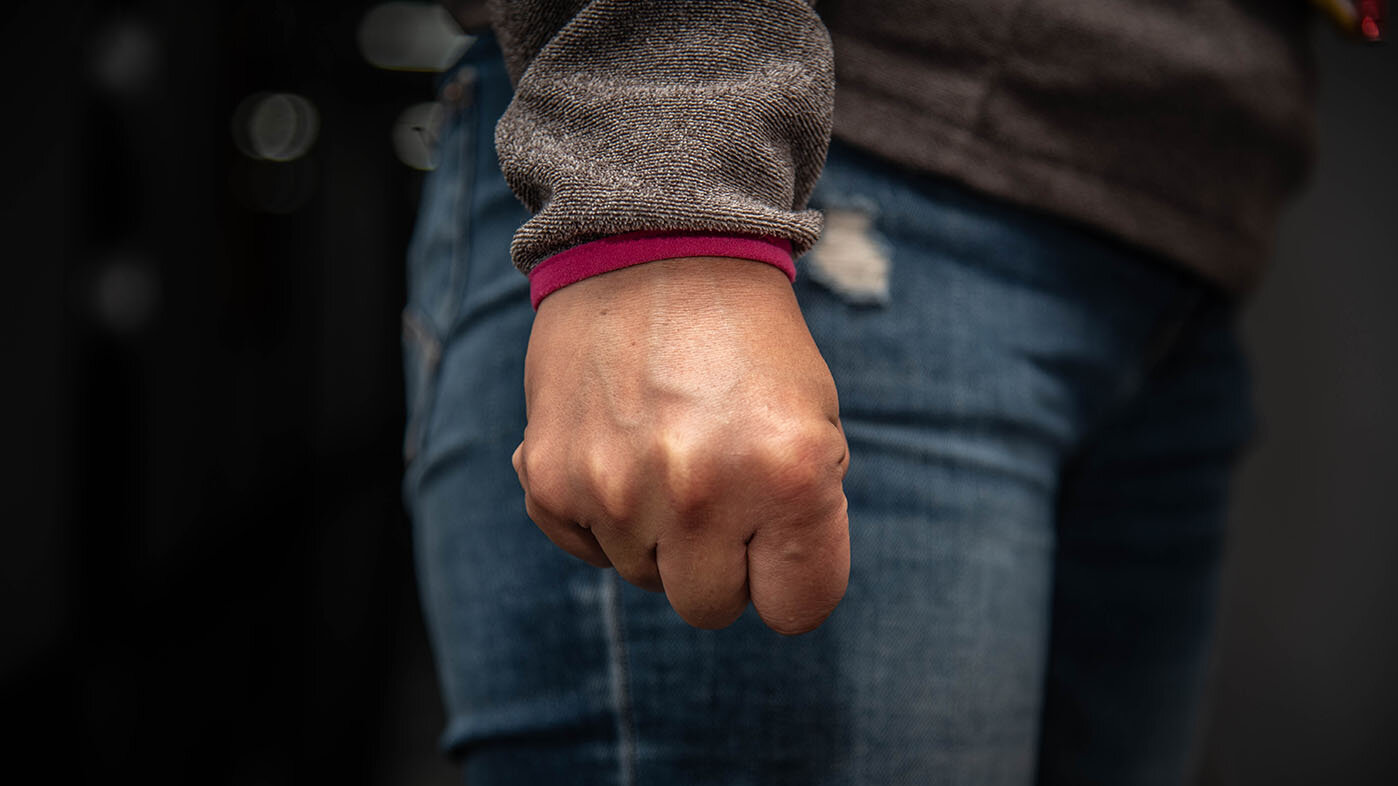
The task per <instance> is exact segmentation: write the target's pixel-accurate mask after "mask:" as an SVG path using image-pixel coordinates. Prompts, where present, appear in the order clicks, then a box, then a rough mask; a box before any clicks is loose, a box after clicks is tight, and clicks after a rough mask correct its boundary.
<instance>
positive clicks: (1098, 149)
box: [490, 0, 1314, 290]
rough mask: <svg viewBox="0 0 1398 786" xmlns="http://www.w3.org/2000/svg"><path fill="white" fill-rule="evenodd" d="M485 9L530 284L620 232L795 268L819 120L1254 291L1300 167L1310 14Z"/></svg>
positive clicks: (1107, 8)
mask: <svg viewBox="0 0 1398 786" xmlns="http://www.w3.org/2000/svg"><path fill="white" fill-rule="evenodd" d="M490 5H491V8H490V11H491V18H492V23H493V25H494V27H495V29H496V32H497V34H498V36H499V39H500V42H501V46H502V48H503V49H504V52H505V56H506V62H507V64H508V66H509V69H510V73H511V77H512V79H513V80H514V81H515V83H516V94H515V99H514V102H513V104H512V105H511V106H510V109H509V110H508V111H507V112H506V114H505V116H504V118H503V119H502V120H501V121H500V124H499V125H498V127H497V131H496V144H497V148H498V151H499V154H500V161H501V167H502V170H503V171H504V173H505V177H506V179H507V180H508V182H509V184H510V186H511V188H512V189H513V190H514V191H515V193H516V194H517V195H518V196H519V197H520V199H521V200H523V202H524V204H525V205H526V206H527V207H528V208H529V209H530V210H531V211H532V212H533V213H534V217H533V218H532V219H531V220H529V221H528V222H527V223H526V224H525V225H524V226H523V227H521V228H520V230H519V232H518V233H517V234H516V236H515V239H514V243H513V246H512V255H513V258H514V262H515V265H516V266H517V267H518V268H519V269H520V270H522V271H525V272H528V271H529V270H531V269H533V268H534V267H535V266H536V265H538V264H539V263H540V262H541V261H543V260H545V259H548V258H549V257H551V256H553V255H554V254H557V253H559V252H562V251H564V250H566V249H569V248H572V247H574V246H577V245H581V244H583V243H587V242H590V241H593V240H597V239H599V238H603V237H609V236H612V235H619V234H625V233H631V232H666V231H689V232H706V233H719V234H730V235H752V236H759V237H773V238H781V239H785V240H787V241H789V242H790V243H791V246H792V249H793V252H794V253H795V254H797V255H799V254H801V253H803V252H804V251H805V250H807V249H808V248H809V247H810V246H811V245H812V244H813V243H814V242H815V240H816V239H817V237H818V236H819V233H820V226H821V221H820V216H819V215H818V214H817V213H816V212H814V211H810V210H807V209H806V200H807V198H808V197H809V195H810V193H811V189H812V187H813V186H814V184H815V181H816V179H817V177H818V176H819V174H820V169H821V165H822V162H823V160H824V156H825V152H826V148H827V145H828V143H829V138H830V134H831V130H832V123H833V129H834V133H835V135H836V136H838V137H840V138H841V139H842V140H844V141H847V142H849V143H850V144H852V145H854V146H856V147H859V148H862V149H864V150H867V151H869V152H872V153H875V154H877V155H880V156H882V157H884V158H886V159H889V160H891V161H894V162H896V163H899V164H902V165H904V166H906V167H908V168H910V169H912V170H915V171H919V172H924V173H927V174H929V175H934V176H943V177H950V178H953V179H955V180H958V181H960V182H962V183H964V184H966V185H968V186H970V187H971V188H974V189H977V190H979V191H983V192H986V193H989V194H992V195H994V196H997V197H1000V198H1003V199H1005V200H1008V201H1011V202H1015V203H1018V204H1021V205H1024V206H1028V207H1030V208H1034V209H1038V210H1042V211H1045V212H1049V213H1052V214H1055V215H1058V216H1060V217H1062V218H1065V219H1068V220H1070V221H1075V222H1078V223H1081V224H1083V225H1085V226H1088V227H1091V228H1093V229H1095V230H1098V231H1101V232H1104V233H1107V234H1109V235H1112V236H1115V237H1117V238H1119V239H1121V240H1123V241H1126V242H1128V243H1131V244H1134V245H1136V246H1138V247H1140V248H1143V249H1145V250H1147V251H1149V252H1153V253H1155V254H1157V255H1159V256H1160V257H1161V258H1163V259H1166V260H1169V261H1171V262H1174V263H1178V264H1180V265H1183V266H1185V267H1187V268H1190V269H1192V270H1194V271H1196V272H1198V273H1200V274H1202V275H1204V276H1206V277H1208V278H1210V279H1212V280H1214V281H1216V282H1217V283H1219V284H1221V285H1223V286H1225V287H1228V288H1231V289H1235V290H1245V289H1247V288H1248V287H1250V286H1251V285H1252V284H1253V283H1254V282H1255V281H1256V280H1257V278H1258V275H1259V273H1260V272H1261V271H1262V269H1263V268H1264V267H1265V261H1266V259H1267V257H1268V256H1269V253H1270V247H1271V239H1272V234H1273V231H1274V228H1275V223H1276V217H1277V213H1278V211H1279V209H1280V207H1281V204H1282V202H1283V201H1284V199H1285V197H1286V196H1287V195H1288V194H1290V193H1291V192H1292V191H1294V189H1295V188H1296V187H1297V186H1298V185H1299V184H1300V183H1301V182H1302V180H1303V179H1304V175H1305V173H1306V171H1307V168H1308V164H1309V160H1310V157H1311V147H1312V138H1313V128H1312V126H1313V121H1312V105H1313V93H1314V88H1313V83H1314V78H1313V74H1312V71H1313V69H1312V65H1311V61H1310V55H1309V49H1308V42H1307V23H1308V20H1309V14H1310V12H1309V10H1308V8H1307V4H1306V3H1304V2H1302V0H1192V2H1188V3H1180V2H1177V0H1116V1H1115V2H1110V3H1103V2H1098V1H1095V0H822V2H820V3H818V4H817V6H816V8H812V7H811V6H810V5H809V4H807V3H805V2H800V0H727V1H725V0H686V1H685V2H677V1H676V0H592V2H582V1H581V0H573V1H571V2H570V1H566V0H565V1H562V2H559V1H556V0H553V1H551V0H492V2H491V4H490ZM817 10H819V12H820V14H819V16H818V15H817V13H816V11H817ZM827 28H828V32H827ZM832 41H833V44H832ZM837 74H838V81H839V91H838V93H837V91H836V90H835V84H836V75H837ZM832 116H833V120H832Z"/></svg>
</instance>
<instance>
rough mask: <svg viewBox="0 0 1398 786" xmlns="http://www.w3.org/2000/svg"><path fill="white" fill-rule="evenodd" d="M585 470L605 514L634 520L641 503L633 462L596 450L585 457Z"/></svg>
mask: <svg viewBox="0 0 1398 786" xmlns="http://www.w3.org/2000/svg"><path fill="white" fill-rule="evenodd" d="M583 472H584V477H585V478H586V479H587V485H588V488H589V489H590V490H591V493H592V496H593V497H594V498H595V499H596V501H597V505H598V507H600V508H601V511H602V515H604V516H606V517H607V518H609V519H611V520H612V521H618V522H624V521H630V520H631V518H632V516H633V515H634V513H635V511H636V507H637V504H638V498H637V497H638V495H637V492H636V475H635V470H634V469H633V468H632V466H631V465H630V464H629V463H628V462H626V461H625V460H622V459H619V458H617V457H615V456H613V455H610V454H607V453H604V452H601V451H594V452H592V453H590V454H588V456H587V458H586V459H584V461H583Z"/></svg>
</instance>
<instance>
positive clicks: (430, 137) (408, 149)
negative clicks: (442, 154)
mask: <svg viewBox="0 0 1398 786" xmlns="http://www.w3.org/2000/svg"><path fill="white" fill-rule="evenodd" d="M441 120H442V107H441V105H440V104H437V103H433V102H428V103H425V104H413V105H412V106H410V107H408V108H407V109H404V110H403V112H402V114H400V115H398V121H397V122H396V123H394V124H393V152H395V153H397V154H398V160H399V161H402V162H403V163H405V164H407V165H408V166H410V167H412V168H413V169H422V170H430V169H434V168H435V167H436V166H437V153H436V144H435V140H436V136H437V126H438V125H439V124H440V123H441Z"/></svg>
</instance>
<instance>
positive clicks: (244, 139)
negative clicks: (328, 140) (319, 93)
mask: <svg viewBox="0 0 1398 786" xmlns="http://www.w3.org/2000/svg"><path fill="white" fill-rule="evenodd" d="M319 133H320V113H319V112H317V111H316V108H315V105H314V104H312V103H311V102H310V101H309V100H307V99H306V98H305V97H304V96H299V95H296V94H295V93H257V94H254V95H251V96H248V97H247V98H245V99H243V102H242V103H241V104H239V105H238V109H237V111H235V112H234V113H233V140H234V142H236V143H237V145H238V149H239V150H242V151H243V154H244V155H246V156H248V157H250V158H257V159H261V160H264V161H294V160H296V159H298V158H300V157H301V156H304V155H305V154H306V153H307V152H308V151H309V150H310V149H311V145H313V144H315V141H316V136H317V134H319Z"/></svg>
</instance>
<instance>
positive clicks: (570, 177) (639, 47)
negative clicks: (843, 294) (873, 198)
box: [492, 0, 834, 272]
mask: <svg viewBox="0 0 1398 786" xmlns="http://www.w3.org/2000/svg"><path fill="white" fill-rule="evenodd" d="M492 18H493V23H494V25H495V29H496V31H497V34H498V36H499V38H500V41H501V46H502V48H503V49H504V51H505V56H506V61H507V64H508V65H509V68H510V71H511V75H512V78H513V79H514V80H515V82H516V94H515V99H514V102H513V103H512V104H511V106H510V109H509V110H508V111H507V112H506V114H505V116H504V118H502V120H501V121H500V124H499V126H498V127H497V132H496V143H497V148H498V150H499V153H500V160H501V168H502V170H503V171H504V173H505V176H506V179H507V180H508V181H509V183H510V186H511V188H513V189H514V191H515V193H516V194H517V195H518V196H519V197H520V198H521V200H523V202H524V203H525V205H526V206H527V207H528V208H529V209H530V210H531V211H532V212H534V213H535V215H534V217H533V218H532V219H531V220H530V221H529V222H527V223H526V224H525V225H524V226H523V227H522V228H521V229H520V231H519V232H518V234H517V235H516V237H515V241H514V244H513V248H512V254H513V258H514V261H515V264H516V266H517V267H519V268H520V269H521V270H523V271H526V272H527V271H529V270H531V269H533V268H534V267H535V266H536V265H537V264H538V263H539V262H541V261H543V260H544V259H547V258H549V257H550V256H552V255H554V254H557V253H559V252H561V251H564V250H566V249H568V248H571V247H574V246H577V245H579V244H581V243H586V242H588V241H592V240H595V239H597V238H602V237H609V236H614V235H619V234H624V233H629V232H637V231H675V230H690V231H702V232H711V233H727V234H732V235H747V236H758V237H770V238H777V239H781V240H786V241H789V242H790V243H791V246H792V250H793V252H794V253H795V254H797V255H799V254H801V253H802V252H804V251H805V250H806V249H807V248H809V247H810V245H811V244H812V243H814V241H815V239H816V237H817V236H818V234H819V231H820V218H819V215H818V214H817V213H815V212H814V211H808V210H806V209H805V205H806V200H807V198H808V197H809V195H810V192H811V189H812V188H813V187H814V185H815V181H816V179H817V178H818V177H819V174H820V170H821V166H822V164H823V162H824V157H825V152H826V148H827V146H828V143H829V135H830V120H831V110H832V106H833V95H834V76H833V66H832V60H831V52H830V44H829V39H828V37H827V35H826V33H825V29H824V27H823V26H822V25H821V23H820V20H819V18H818V17H817V16H816V14H815V12H814V11H813V10H811V8H810V7H809V5H808V4H806V3H804V2H800V0H764V1H763V2H756V1H754V0H744V1H741V2H738V1H727V2H719V1H714V2H683V3H677V2H666V1H664V0H594V1H593V2H572V3H567V2H546V1H544V0H519V1H517V2H506V1H504V0H500V1H499V2H494V3H492Z"/></svg>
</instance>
